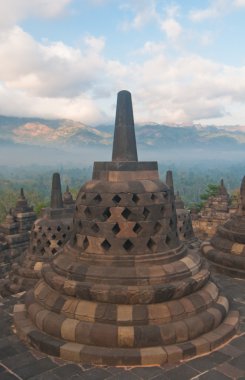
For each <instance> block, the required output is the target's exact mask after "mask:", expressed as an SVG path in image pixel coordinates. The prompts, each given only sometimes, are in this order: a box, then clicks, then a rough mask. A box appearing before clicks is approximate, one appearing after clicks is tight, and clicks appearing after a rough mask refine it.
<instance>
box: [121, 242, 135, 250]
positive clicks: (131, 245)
mask: <svg viewBox="0 0 245 380" xmlns="http://www.w3.org/2000/svg"><path fill="white" fill-rule="evenodd" d="M133 247H134V245H133V243H132V242H131V241H130V240H129V239H128V240H126V241H125V243H124V244H123V248H124V249H125V250H126V251H131V249H132V248H133Z"/></svg>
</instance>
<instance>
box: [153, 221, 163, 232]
mask: <svg viewBox="0 0 245 380" xmlns="http://www.w3.org/2000/svg"><path fill="white" fill-rule="evenodd" d="M161 228H162V225H161V224H160V223H159V222H156V224H155V226H154V233H155V234H157V233H158V232H159V231H161Z"/></svg>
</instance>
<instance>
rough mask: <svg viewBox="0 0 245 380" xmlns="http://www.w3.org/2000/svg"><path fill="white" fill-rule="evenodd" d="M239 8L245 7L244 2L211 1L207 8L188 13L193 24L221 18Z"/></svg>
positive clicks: (241, 0)
mask: <svg viewBox="0 0 245 380" xmlns="http://www.w3.org/2000/svg"><path fill="white" fill-rule="evenodd" d="M239 7H245V0H212V1H210V5H209V6H208V7H207V8H202V9H195V10H192V11H190V14H189V16H190V19H191V20H192V21H194V22H199V21H204V20H208V19H214V18H218V17H221V16H223V15H224V14H227V13H229V12H231V11H232V10H235V9H236V8H239Z"/></svg>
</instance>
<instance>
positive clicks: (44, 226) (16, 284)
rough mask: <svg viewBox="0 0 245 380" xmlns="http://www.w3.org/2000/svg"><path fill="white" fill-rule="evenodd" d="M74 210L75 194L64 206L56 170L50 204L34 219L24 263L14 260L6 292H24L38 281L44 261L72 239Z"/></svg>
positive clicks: (6, 282) (4, 291) (23, 258)
mask: <svg viewBox="0 0 245 380" xmlns="http://www.w3.org/2000/svg"><path fill="white" fill-rule="evenodd" d="M74 210H75V203H74V201H73V199H72V197H71V198H70V197H69V207H68V205H66V207H64V205H63V199H62V193H61V183H60V175H59V173H54V174H53V181H52V190H51V202H50V207H48V208H44V209H43V210H42V212H41V217H40V218H39V219H37V220H36V222H35V223H34V225H33V227H32V230H31V239H30V245H29V248H28V249H27V250H26V252H25V254H24V255H23V257H22V259H21V261H20V263H15V264H13V266H12V271H11V272H10V274H9V279H7V280H6V281H5V284H4V287H3V289H2V290H1V294H2V295H8V294H9V293H17V292H21V291H24V290H27V289H30V288H31V287H33V286H34V285H35V284H36V282H37V281H38V280H39V278H40V275H41V268H42V266H43V264H44V263H45V262H48V261H50V259H51V258H53V256H54V255H55V254H56V253H57V252H58V250H59V249H61V247H63V245H64V244H65V243H66V242H67V241H68V240H69V238H70V235H71V227H72V218H73V213H74Z"/></svg>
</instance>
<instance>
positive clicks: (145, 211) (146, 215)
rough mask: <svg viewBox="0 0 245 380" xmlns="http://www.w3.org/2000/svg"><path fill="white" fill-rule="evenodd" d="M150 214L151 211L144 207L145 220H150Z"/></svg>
mask: <svg viewBox="0 0 245 380" xmlns="http://www.w3.org/2000/svg"><path fill="white" fill-rule="evenodd" d="M149 214H150V211H149V210H148V208H146V207H144V210H143V215H144V217H145V219H147V218H148V215H149Z"/></svg>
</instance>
